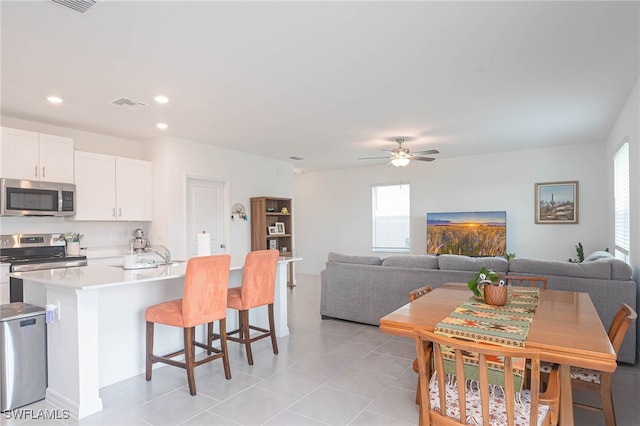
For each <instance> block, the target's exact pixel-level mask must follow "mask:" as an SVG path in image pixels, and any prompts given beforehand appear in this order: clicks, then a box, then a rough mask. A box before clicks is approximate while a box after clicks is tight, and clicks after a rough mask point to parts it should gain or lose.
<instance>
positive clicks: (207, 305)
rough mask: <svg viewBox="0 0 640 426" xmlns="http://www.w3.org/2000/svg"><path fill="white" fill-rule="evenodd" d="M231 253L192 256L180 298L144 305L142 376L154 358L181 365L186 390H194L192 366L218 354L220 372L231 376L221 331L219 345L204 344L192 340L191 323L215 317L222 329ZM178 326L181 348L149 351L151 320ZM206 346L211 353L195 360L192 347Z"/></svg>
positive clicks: (206, 321)
mask: <svg viewBox="0 0 640 426" xmlns="http://www.w3.org/2000/svg"><path fill="white" fill-rule="evenodd" d="M230 264H231V256H229V255H226V254H225V255H215V256H203V257H194V258H191V259H189V263H187V270H186V274H185V277H184V290H183V293H182V299H177V300H172V301H170V302H164V303H160V304H157V305H153V306H150V307H148V308H147V310H146V311H145V314H144V317H145V320H146V321H147V354H146V379H147V381H149V380H151V367H152V365H153V364H154V363H156V362H163V363H165V364H169V365H173V366H176V367H180V368H184V369H186V370H187V381H188V382H189V392H190V393H191V395H195V394H196V382H195V377H194V374H193V369H194V367H197V366H198V365H201V364H204V363H205V362H209V361H213V360H214V359H218V358H222V361H223V364H224V375H225V377H226V378H227V379H230V378H231V370H230V368H229V358H228V356H227V339H226V336H224V334H223V335H222V337H221V339H220V349H217V348H214V347H213V346H212V345H211V343H210V342H208V344H204V343H200V342H196V341H195V337H194V334H195V327H196V326H197V325H201V324H209V323H210V324H213V322H214V321H219V326H220V330H225V329H226V316H227V288H228V281H229V267H230ZM156 323H157V324H163V325H169V326H172V327H180V328H182V329H183V330H184V349H182V350H181V351H178V352H173V353H170V354H167V355H164V356H158V355H154V354H153V332H154V324H156ZM196 346H199V347H201V348H204V349H206V350H207V354H211V352H214V355H211V356H207V357H206V358H203V359H200V360H198V361H196V360H195V347H196ZM182 354H184V358H185V362H180V361H176V360H174V359H171V358H174V357H176V356H179V355H182Z"/></svg>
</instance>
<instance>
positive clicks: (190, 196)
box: [185, 176, 231, 257]
mask: <svg viewBox="0 0 640 426" xmlns="http://www.w3.org/2000/svg"><path fill="white" fill-rule="evenodd" d="M229 211H231V207H230V203H229V182H227V181H221V180H216V179H212V178H203V177H194V176H187V224H186V225H187V229H186V230H187V235H186V238H185V240H186V242H187V254H188V256H189V257H192V256H196V255H197V252H198V241H197V240H198V237H197V234H199V233H202V232H203V231H205V232H206V233H208V234H209V235H210V237H211V254H215V253H229V252H230V247H229V222H228V220H227V215H226V214H225V212H229Z"/></svg>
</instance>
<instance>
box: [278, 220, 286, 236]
mask: <svg viewBox="0 0 640 426" xmlns="http://www.w3.org/2000/svg"><path fill="white" fill-rule="evenodd" d="M285 233H286V232H284V222H276V234H285Z"/></svg>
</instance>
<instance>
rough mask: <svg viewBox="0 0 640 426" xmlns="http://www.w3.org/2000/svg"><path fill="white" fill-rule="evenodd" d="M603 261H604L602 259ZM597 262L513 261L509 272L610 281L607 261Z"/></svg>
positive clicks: (609, 268) (609, 269)
mask: <svg viewBox="0 0 640 426" xmlns="http://www.w3.org/2000/svg"><path fill="white" fill-rule="evenodd" d="M602 260H605V259H602ZM602 260H598V261H595V262H587V263H571V262H558V261H555V260H538V259H513V260H512V261H511V262H509V272H514V273H515V272H517V273H526V274H529V275H542V276H547V275H558V276H562V277H575V278H599V279H605V280H610V279H611V266H610V264H609V262H608V261H604V262H603V261H602Z"/></svg>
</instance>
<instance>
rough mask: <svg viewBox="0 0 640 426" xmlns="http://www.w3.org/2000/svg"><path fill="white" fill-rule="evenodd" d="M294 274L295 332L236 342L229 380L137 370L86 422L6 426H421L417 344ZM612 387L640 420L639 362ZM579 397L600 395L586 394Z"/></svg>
mask: <svg viewBox="0 0 640 426" xmlns="http://www.w3.org/2000/svg"><path fill="white" fill-rule="evenodd" d="M297 279H298V282H297V287H296V288H294V289H293V290H289V329H290V332H291V334H290V336H288V337H285V338H281V339H279V340H278V344H279V349H280V354H279V355H277V356H276V355H274V354H273V353H272V351H271V347H270V342H269V340H268V339H266V340H262V341H260V342H258V343H256V344H255V345H254V346H255V348H254V349H255V351H254V365H253V366H249V365H247V363H246V358H245V354H244V350H243V349H242V348H241V347H240V346H239V345H238V344H235V343H232V342H230V343H229V345H230V360H231V371H232V375H233V378H232V379H231V380H228V381H227V380H225V378H224V374H223V369H222V364H221V362H219V361H214V362H211V363H208V364H205V365H202V366H200V367H197V368H196V385H197V390H198V394H197V395H196V396H191V395H189V391H188V388H187V384H186V377H185V373H184V370H182V369H179V368H175V367H169V366H167V367H162V368H159V369H156V370H154V374H153V380H152V381H151V382H146V381H145V380H144V375H140V376H137V377H134V378H132V379H129V380H125V381H123V382H120V383H116V384H114V385H111V386H108V387H106V388H103V389H102V390H101V396H102V400H103V403H104V407H105V408H104V410H103V411H102V412H100V413H97V414H95V415H93V416H90V417H87V418H84V419H82V420H80V421H78V420H77V419H74V418H70V419H58V420H44V419H42V418H37V419H23V420H16V419H13V418H11V416H9V417H7V416H6V413H5V415H3V416H2V418H1V419H2V420H1V421H0V424H3V425H4V424H6V425H18V424H19V425H20V426H26V425H49V424H51V425H56V426H60V425H61V424H64V425H118V426H121V425H122V426H124V425H259V424H263V425H301V426H303V425H415V424H417V422H418V409H417V406H416V405H415V404H414V398H415V389H416V380H417V378H416V375H415V373H414V372H413V370H412V369H411V364H412V361H413V359H414V357H415V355H414V354H415V352H414V346H413V343H412V342H411V341H410V340H409V339H405V338H400V337H394V336H388V335H385V334H382V333H380V332H379V331H378V329H377V328H376V327H372V326H367V325H361V324H354V323H349V322H344V321H338V320H321V319H320V314H319V306H320V279H319V277H318V276H311V275H299V276H298V277H297ZM613 386H614V397H615V403H616V413H617V419H618V424H619V425H621V426H625V425H629V426H631V425H638V424H640V366H638V365H637V366H630V365H626V364H622V365H620V367H619V368H618V370H617V371H616V373H615V375H614V383H613ZM576 399H581V400H585V399H589V400H593V398H591V395H588V394H586V395H585V394H576ZM596 400H597V398H596ZM25 408H26V409H29V410H30V414H31V413H33V414H35V415H38V413H39V411H38V410H41V409H43V410H45V411H44V412H45V413H51V410H55V409H56V407H55V406H53V405H51V404H50V403H47V402H46V401H41V402H38V403H35V404H32V405H30V406H28V407H25ZM59 414H60V413H59ZM40 417H42V416H40ZM59 417H62V416H59ZM575 418H576V425H587V426H589V425H603V424H604V420H603V418H602V415H600V414H599V413H594V412H590V411H585V410H581V409H577V408H576V409H575Z"/></svg>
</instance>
